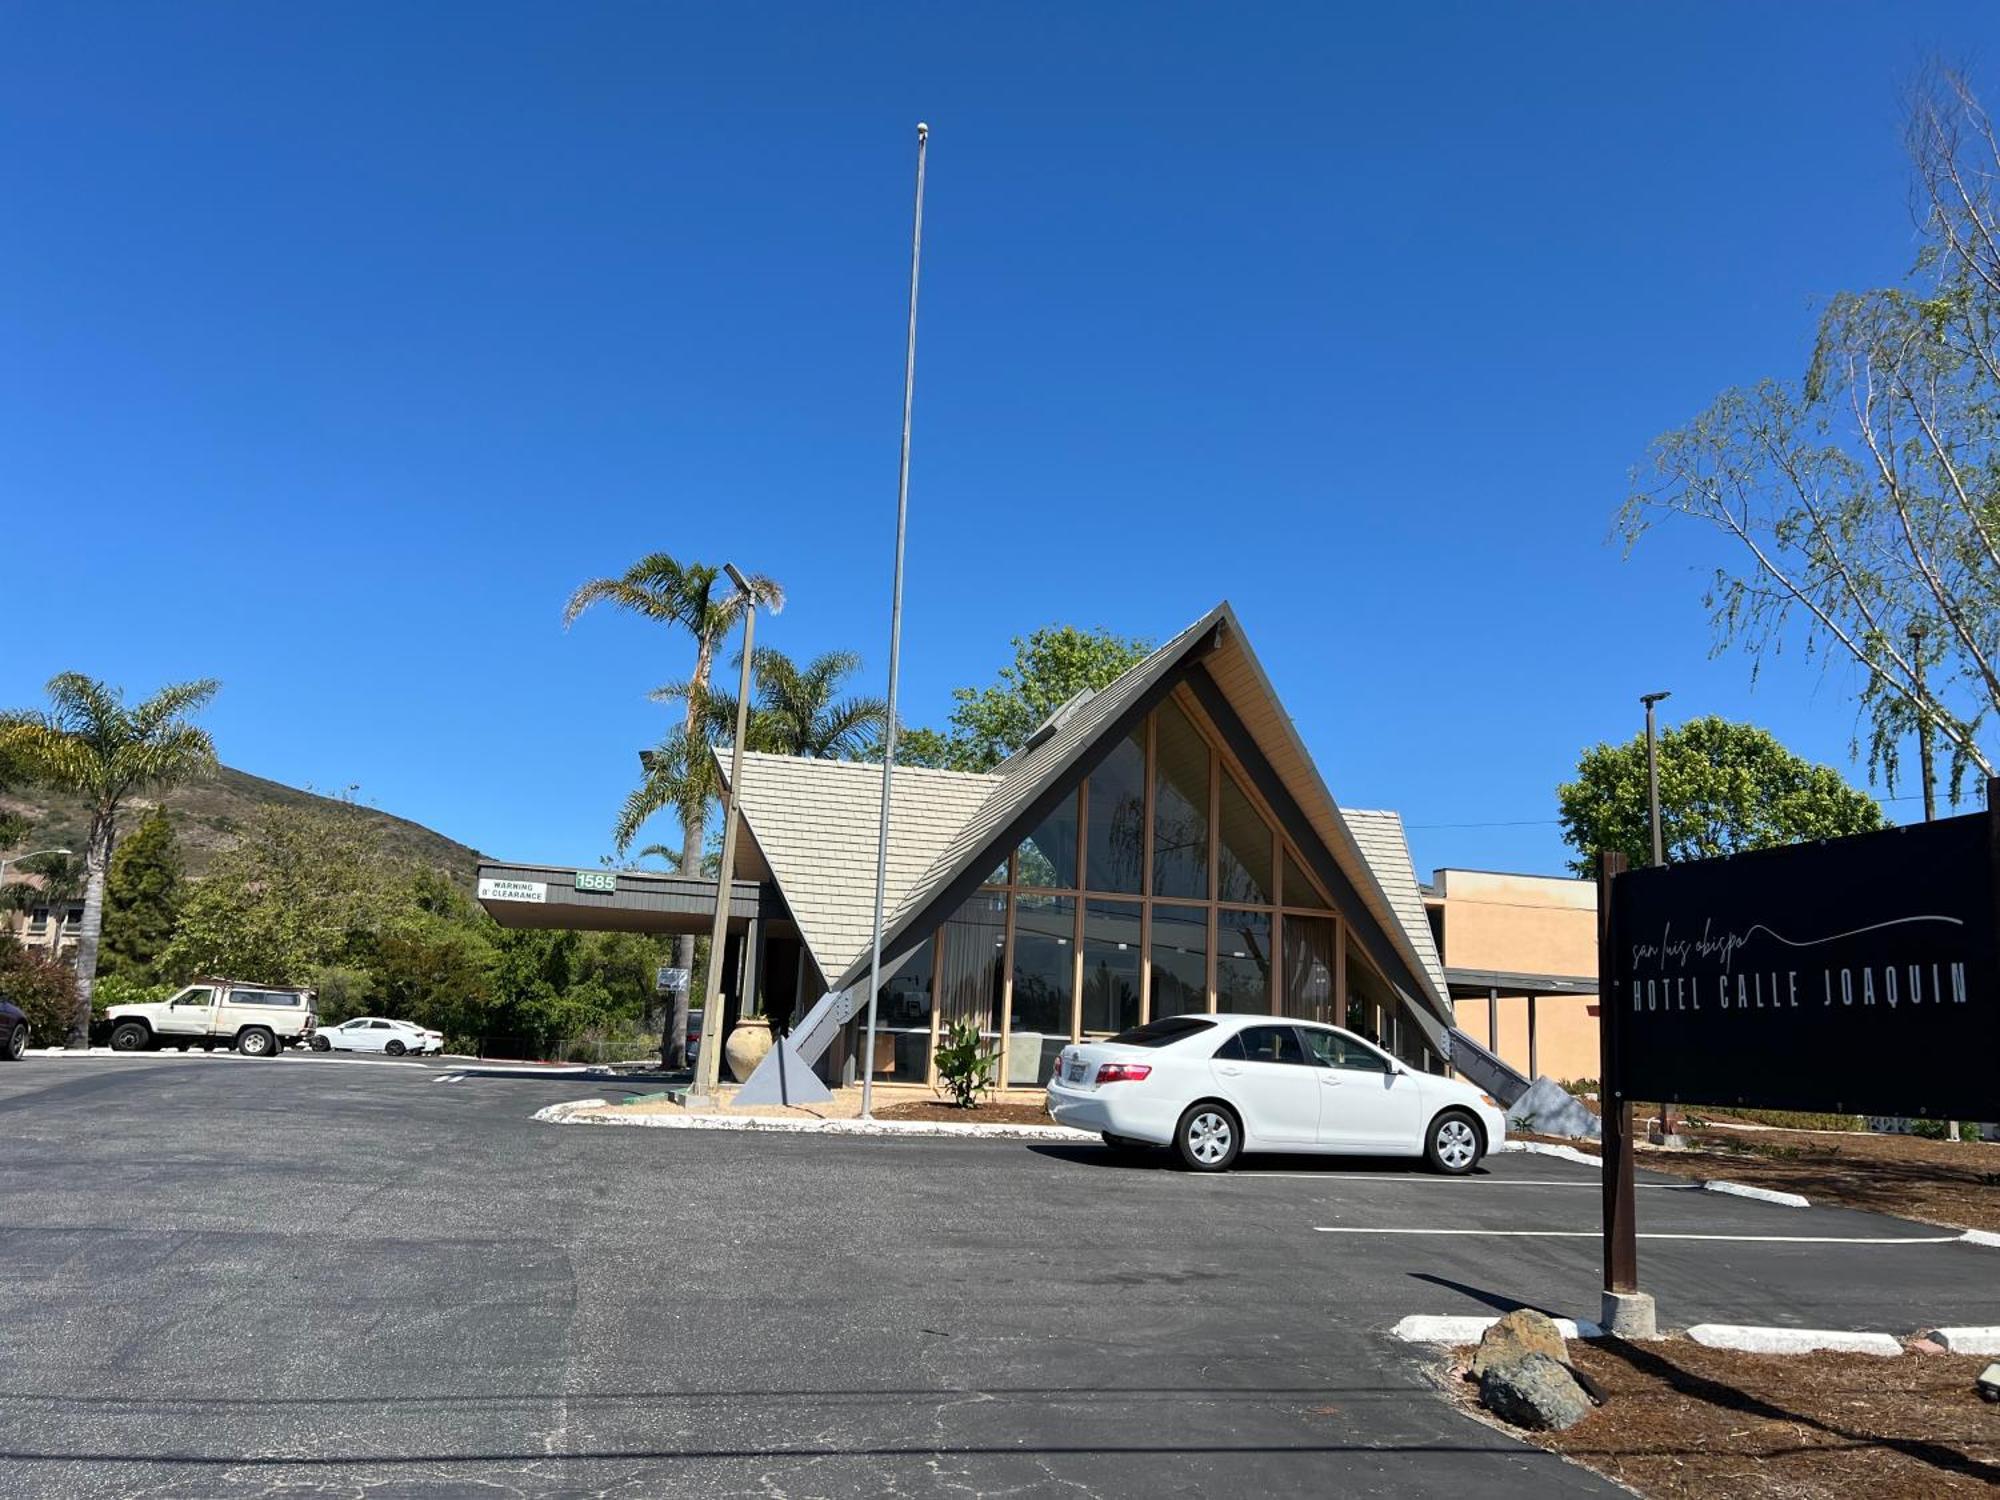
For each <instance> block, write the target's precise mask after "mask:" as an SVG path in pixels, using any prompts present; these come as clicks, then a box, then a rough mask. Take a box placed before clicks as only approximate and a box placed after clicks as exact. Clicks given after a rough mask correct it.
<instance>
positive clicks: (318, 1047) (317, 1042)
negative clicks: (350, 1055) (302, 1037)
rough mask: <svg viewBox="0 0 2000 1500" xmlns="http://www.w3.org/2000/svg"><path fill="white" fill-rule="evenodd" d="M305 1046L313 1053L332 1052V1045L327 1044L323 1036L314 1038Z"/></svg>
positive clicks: (330, 1043)
mask: <svg viewBox="0 0 2000 1500" xmlns="http://www.w3.org/2000/svg"><path fill="white" fill-rule="evenodd" d="M307 1045H309V1046H310V1047H311V1048H312V1049H313V1051H315V1052H331V1051H332V1050H333V1043H332V1042H329V1041H328V1040H327V1039H326V1038H325V1037H323V1036H316V1037H314V1038H313V1039H312V1041H311V1042H310V1043H308V1044H307Z"/></svg>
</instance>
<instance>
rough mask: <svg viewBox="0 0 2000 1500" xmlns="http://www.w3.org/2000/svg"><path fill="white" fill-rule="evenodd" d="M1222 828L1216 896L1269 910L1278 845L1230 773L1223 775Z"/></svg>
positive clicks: (1219, 829) (1218, 835)
mask: <svg viewBox="0 0 2000 1500" xmlns="http://www.w3.org/2000/svg"><path fill="white" fill-rule="evenodd" d="M1221 796H1222V805H1221V808H1220V816H1221V826H1220V827H1219V828H1217V829H1216V834H1217V843H1218V845H1219V847H1218V848H1217V850H1216V884H1217V885H1218V886H1220V887H1221V889H1220V890H1219V891H1217V892H1216V894H1217V895H1219V896H1221V897H1222V899H1223V900H1224V901H1249V902H1254V903H1255V904H1257V905H1259V906H1268V905H1270V904H1271V902H1272V901H1273V899H1274V893H1273V892H1272V890H1271V860H1272V857H1273V856H1274V854H1275V853H1276V847H1277V846H1276V841H1275V840H1274V839H1273V838H1272V837H1271V825H1270V824H1268V823H1266V822H1265V821H1264V815H1263V814H1262V813H1260V812H1258V811H1257V809H1256V808H1255V807H1253V806H1252V805H1251V802H1250V799H1249V798H1248V797H1246V796H1244V795H1243V788H1241V787H1240V786H1238V785H1237V784H1236V778H1235V777H1234V776H1231V775H1230V774H1229V773H1228V772H1227V771H1224V772H1223V773H1222V794H1221Z"/></svg>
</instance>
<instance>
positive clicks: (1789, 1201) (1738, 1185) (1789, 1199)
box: [1702, 1181, 1812, 1208]
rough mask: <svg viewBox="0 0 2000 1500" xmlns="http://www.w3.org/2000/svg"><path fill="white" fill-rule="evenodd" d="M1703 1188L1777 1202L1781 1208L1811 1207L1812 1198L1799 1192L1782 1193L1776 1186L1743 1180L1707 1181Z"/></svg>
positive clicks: (1759, 1200) (1761, 1201)
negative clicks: (1757, 1184) (1761, 1185)
mask: <svg viewBox="0 0 2000 1500" xmlns="http://www.w3.org/2000/svg"><path fill="white" fill-rule="evenodd" d="M1702 1188H1703V1189H1704V1190H1705V1191H1707V1192H1711V1193H1727V1194H1729V1195H1730V1196H1731V1197H1732V1198H1755V1199H1756V1200H1757V1201H1758V1202H1759V1203H1775V1204H1777V1205H1778V1206H1779V1207H1781V1208H1811V1207H1812V1200H1811V1199H1810V1198H1802V1197H1800V1196H1799V1195H1798V1194H1797V1193H1781V1192H1779V1191H1778V1190H1777V1189H1776V1188H1760V1187H1751V1186H1750V1185H1749V1184H1748V1183H1743V1182H1714V1181H1705V1182H1703V1183H1702Z"/></svg>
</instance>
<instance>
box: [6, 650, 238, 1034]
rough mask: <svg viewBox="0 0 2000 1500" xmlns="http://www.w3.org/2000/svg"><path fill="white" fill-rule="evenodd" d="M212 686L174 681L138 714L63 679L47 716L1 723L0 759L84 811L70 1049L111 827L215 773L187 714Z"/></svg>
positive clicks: (84, 682) (87, 985)
mask: <svg viewBox="0 0 2000 1500" xmlns="http://www.w3.org/2000/svg"><path fill="white" fill-rule="evenodd" d="M216 688H217V684H216V683H215V682H213V681H209V680H203V681H199V682H183V683H176V684H174V685H172V686H170V687H165V688H162V689H161V690H160V691H159V692H157V693H155V694H154V695H153V696H152V697H151V698H148V699H147V700H146V701H145V702H143V703H141V704H139V705H138V706H137V707H128V706H127V704H126V702H125V695H124V694H123V693H122V692H121V691H119V690H118V689H116V688H108V687H106V686H105V685H104V684H103V683H101V682H98V681H96V680H94V679H92V678H89V677H86V676H84V675H83V674H82V673H80V672H65V673H63V674H62V675H61V676H59V677H56V678H53V679H52V680H51V681H50V682H49V685H48V697H49V706H48V708H47V709H45V710H33V711H27V712H18V713H12V714H9V715H7V716H5V717H4V718H0V756H8V757H11V758H12V759H13V761H14V762H15V763H16V764H17V765H19V766H20V767H21V768H22V770H23V771H24V772H25V773H26V775H27V776H28V778H29V779H30V780H32V781H36V782H39V783H41V784H42V785H45V786H50V787H54V788H55V789H57V790H59V791H65V792H69V793H72V794H74V795H76V796H80V797H82V798H83V799H84V800H85V802H86V804H87V805H88V807H89V809H90V835H89V838H88V840H87V841H86V843H85V846H84V864H85V867H86V872H87V874H86V881H85V886H84V896H83V925H82V929H81V931H80V932H79V933H78V941H77V950H76V979H77V986H76V987H77V1003H76V1013H75V1015H74V1017H73V1019H72V1021H71V1024H70V1028H69V1036H68V1043H67V1044H68V1045H69V1046H70V1047H72V1048H84V1047H88V1046H89V1045H90V991H91V985H92V984H93V982H94V981H95V980H96V978H97V953H98V948H99V946H100V944H101V943H102V941H103V936H104V885H105V880H106V876H107V874H108V871H109V869H110V864H111V848H112V845H113V844H114V843H116V842H117V837H118V819H119V815H120V814H121V813H122V812H123V811H124V809H125V804H126V801H127V800H128V799H129V798H130V797H132V796H133V795H134V794H136V793H141V792H148V791H152V792H157V791H161V790H164V789H165V788H167V787H171V786H174V785H176V784H178V783H180V782H183V781H187V780H190V779H192V778H193V777H196V776H202V775H207V774H209V773H210V772H212V771H214V769H215V764H216V761H215V742H214V741H213V740H211V739H210V738H209V736H208V734H207V732H206V731H205V730H202V729H199V728H197V727H196V726H195V725H193V724H192V723H190V722H189V721H188V715H190V714H193V713H196V712H198V711H200V710H201V709H202V708H204V707H206V706H207V705H208V703H209V701H210V700H211V699H213V698H214V697H215V693H216Z"/></svg>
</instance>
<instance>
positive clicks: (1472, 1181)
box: [1198, 1172, 1701, 1193]
mask: <svg viewBox="0 0 2000 1500" xmlns="http://www.w3.org/2000/svg"><path fill="white" fill-rule="evenodd" d="M1268 1177H1282V1178H1285V1179H1286V1180H1287V1181H1298V1180H1304V1181H1310V1182H1323V1183H1325V1184H1326V1185H1327V1186H1328V1187H1346V1186H1347V1185H1348V1184H1349V1183H1358V1182H1367V1183H1375V1182H1384V1183H1393V1184H1395V1185H1397V1186H1405V1185H1407V1186H1410V1187H1454V1188H1457V1187H1534V1188H1587V1189H1589V1191H1591V1192H1593V1193H1601V1192H1603V1191H1604V1184H1603V1183H1601V1182H1543V1181H1540V1180H1539V1179H1537V1178H1533V1177H1351V1176H1350V1177H1343V1176H1340V1175H1338V1174H1336V1173H1329V1172H1236V1173H1233V1174H1224V1173H1215V1174H1213V1175H1210V1176H1207V1177H1205V1178H1202V1179H1198V1180H1203V1181H1208V1182H1261V1181H1263V1180H1264V1179H1265V1178H1268ZM1633 1186H1635V1187H1637V1188H1640V1189H1641V1190H1644V1189H1647V1188H1650V1189H1652V1190H1653V1191H1654V1192H1664V1193H1695V1192H1699V1191H1701V1184H1700V1183H1698V1182H1640V1183H1634V1184H1633Z"/></svg>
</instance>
